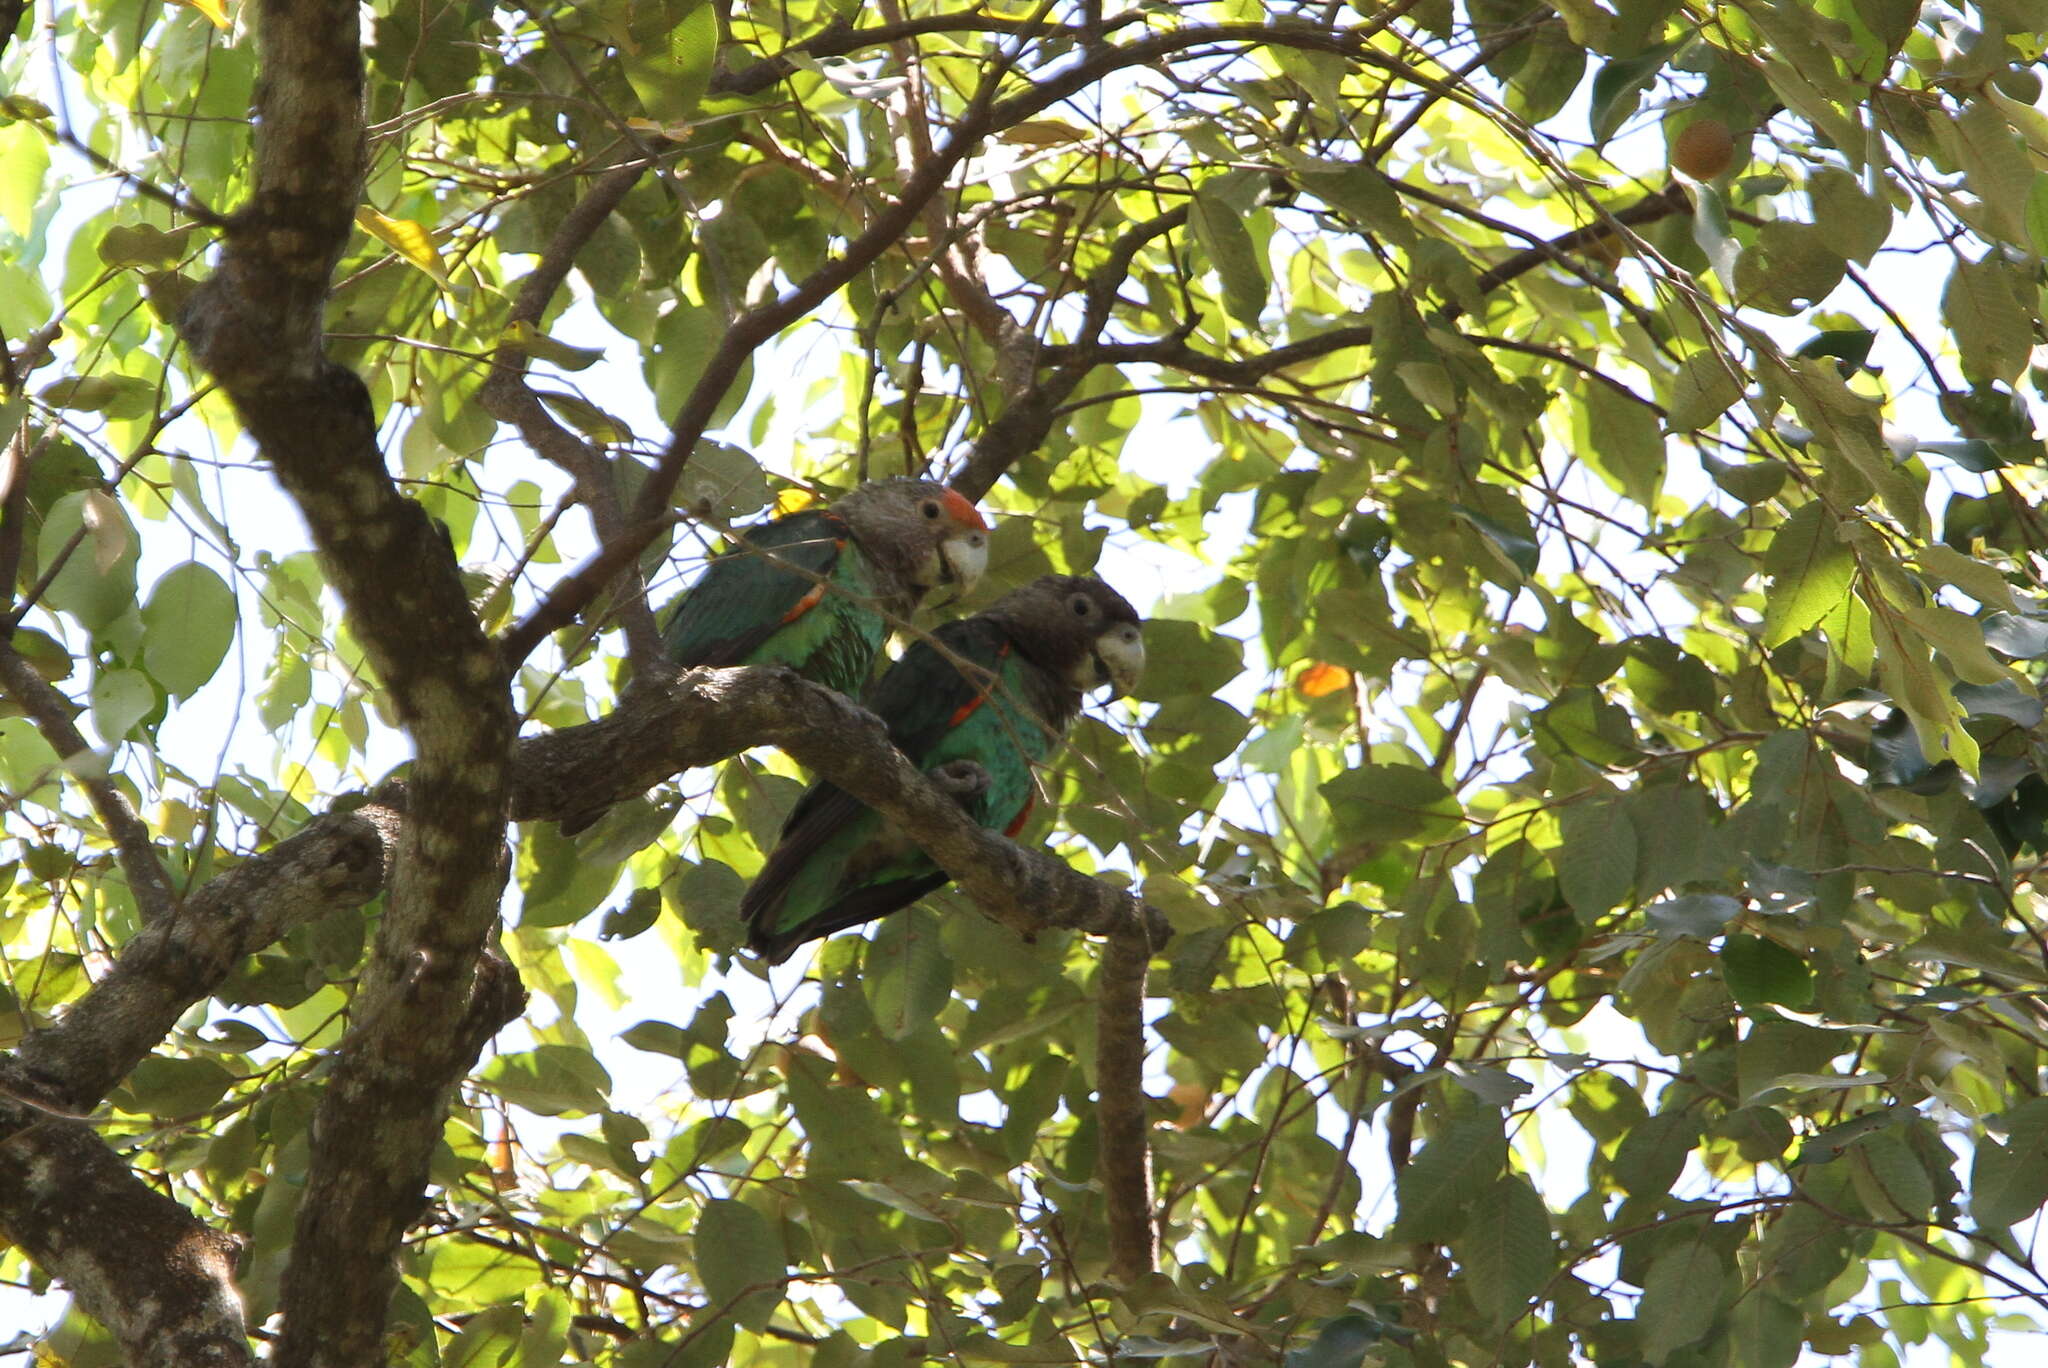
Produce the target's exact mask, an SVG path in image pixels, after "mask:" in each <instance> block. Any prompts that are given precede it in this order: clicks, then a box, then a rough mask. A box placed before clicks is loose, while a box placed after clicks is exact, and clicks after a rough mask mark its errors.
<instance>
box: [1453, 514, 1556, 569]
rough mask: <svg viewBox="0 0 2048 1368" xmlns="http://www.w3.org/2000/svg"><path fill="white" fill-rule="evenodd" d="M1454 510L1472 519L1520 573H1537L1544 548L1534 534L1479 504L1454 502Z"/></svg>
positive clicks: (1469, 519) (1489, 541)
mask: <svg viewBox="0 0 2048 1368" xmlns="http://www.w3.org/2000/svg"><path fill="white" fill-rule="evenodd" d="M1451 511H1452V512H1453V513H1455V514H1457V515H1458V516H1459V517H1460V518H1462V519H1464V520H1465V521H1466V522H1468V523H1470V524H1471V525H1472V527H1473V528H1474V529H1475V530H1476V531H1477V532H1478V533H1479V534H1480V535H1481V536H1482V537H1484V538H1485V539H1486V545H1487V546H1488V547H1489V548H1491V549H1492V550H1494V551H1496V552H1498V553H1499V555H1500V558H1501V559H1502V560H1503V561H1505V562H1506V563H1507V564H1508V565H1510V566H1513V567H1514V569H1515V570H1516V572H1517V573H1518V574H1519V575H1521V576H1522V577H1524V578H1526V577H1528V576H1530V575H1533V574H1535V573H1536V566H1537V563H1538V561H1539V560H1540V558H1541V556H1542V550H1541V548H1539V547H1538V546H1537V545H1536V542H1535V539H1534V538H1533V537H1531V536H1529V535H1528V534H1526V533H1523V532H1517V531H1515V530H1514V529H1513V528H1510V527H1507V526H1505V525H1504V524H1502V523H1500V522H1498V521H1496V520H1495V519H1493V518H1490V517H1488V516H1487V515H1486V514H1484V513H1481V512H1480V511H1479V510H1478V509H1476V508H1467V507H1466V506H1465V505H1464V504H1458V503H1454V504H1452V505H1451Z"/></svg>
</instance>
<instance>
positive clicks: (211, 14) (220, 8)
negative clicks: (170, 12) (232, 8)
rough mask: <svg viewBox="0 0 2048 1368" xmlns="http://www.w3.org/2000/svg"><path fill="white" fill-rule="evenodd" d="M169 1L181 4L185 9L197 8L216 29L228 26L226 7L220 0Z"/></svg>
mask: <svg viewBox="0 0 2048 1368" xmlns="http://www.w3.org/2000/svg"><path fill="white" fill-rule="evenodd" d="M171 2H172V3H173V4H177V5H183V6H185V7H186V8H187V9H195V10H198V11H199V12H200V13H201V14H203V15H205V16H206V21H207V22H208V23H210V24H212V25H213V26H214V27H215V28H217V29H225V28H227V27H228V7H227V6H226V5H224V4H222V3H221V0H171Z"/></svg>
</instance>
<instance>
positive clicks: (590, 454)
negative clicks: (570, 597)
mask: <svg viewBox="0 0 2048 1368" xmlns="http://www.w3.org/2000/svg"><path fill="white" fill-rule="evenodd" d="M646 170H647V163H645V162H633V163H630V164H628V165H625V166H618V167H613V168H612V169H611V170H609V171H606V172H604V173H603V174H602V175H600V176H599V177H598V178H597V180H596V181H595V182H594V183H593V184H592V185H591V187H590V190H589V192H588V193H587V194H585V195H584V196H583V198H582V199H581V200H580V201H578V202H577V204H576V206H575V207H574V208H573V209H571V210H570V211H569V212H568V214H567V215H566V216H564V218H563V219H562V221H561V223H560V224H558V225H557V226H556V228H555V232H554V236H553V237H551V238H549V239H548V244H547V246H546V248H544V249H543V250H542V252H541V257H540V263H539V265H537V266H535V267H534V268H533V270H532V271H531V272H529V273H528V274H527V276H526V278H525V279H524V280H522V281H521V282H520V283H519V295H518V297H517V298H516V299H515V300H514V301H513V303H512V312H511V314H510V315H509V316H508V317H507V318H506V320H505V321H506V323H507V324H508V325H509V324H514V323H525V324H529V325H531V326H533V327H535V328H538V327H539V326H540V320H541V317H542V315H544V314H545V313H546V312H547V307H548V303H549V301H551V300H552V299H553V298H554V296H555V291H557V290H559V289H560V288H561V286H562V282H563V280H565V279H567V277H568V274H569V270H570V267H571V266H573V265H574V264H575V260H576V254H577V253H578V252H580V251H582V250H583V247H584V244H586V243H587V242H589V241H590V237H591V234H593V233H595V232H596V231H597V230H598V228H599V227H601V226H602V225H603V224H604V222H605V220H606V219H608V218H610V217H611V216H612V213H613V211H614V210H616V209H617V208H618V207H619V204H620V202H621V201H622V200H624V199H625V198H626V195H627V192H629V191H630V190H632V188H633V187H634V186H635V185H636V184H638V183H639V180H640V177H641V176H642V175H643V174H645V172H646ZM528 360H529V358H528V356H527V354H526V352H525V350H524V349H522V348H520V347H519V346H517V345H516V344H514V343H512V342H505V343H501V344H500V345H499V347H498V350H497V352H496V353H495V354H494V355H493V356H492V358H491V374H490V377H489V378H488V379H486V380H485V381H484V384H483V388H482V389H480V390H479V391H478V392H477V399H478V401H479V402H480V403H482V404H483V406H484V409H485V410H486V411H487V412H488V413H489V414H490V415H491V416H492V417H493V418H496V419H497V420H498V421H499V422H501V423H506V424H509V425H510V426H511V427H513V428H515V429H517V430H518V432H519V435H520V437H521V438H522V439H524V441H525V442H526V445H527V446H528V447H530V448H531V449H532V450H533V452H534V454H535V455H537V456H539V457H540V458H541V459H542V460H544V461H547V462H548V463H549V464H551V465H554V466H555V467H557V468H558V469H560V470H563V471H565V472H567V474H568V475H569V477H570V479H572V480H573V481H575V490H576V499H577V501H578V502H580V503H581V504H582V505H583V506H584V507H585V508H587V509H589V510H590V522H591V526H592V528H593V530H595V531H596V533H597V539H598V543H599V544H600V545H610V544H612V543H615V542H621V541H624V540H626V538H625V537H624V536H623V534H624V532H625V531H626V526H625V516H626V515H625V510H624V509H623V508H622V507H621V505H620V503H619V490H618V482H617V479H616V477H615V472H614V471H613V468H612V463H611V462H610V461H609V460H608V459H606V457H605V455H604V453H603V452H601V451H599V450H598V449H597V448H596V447H594V446H592V445H591V444H590V443H589V442H586V441H584V440H583V439H582V438H581V437H579V436H577V435H576V434H575V433H573V432H571V431H570V430H569V429H568V428H566V427H564V426H562V424H560V423H559V422H557V421H555V418H554V415H552V414H550V413H549V412H548V410H547V406H546V405H545V404H543V403H541V401H540V396H539V395H537V394H535V393H534V391H533V387H532V386H531V385H530V384H528V383H527V379H526V368H527V363H528ZM606 564H607V566H608V567H609V571H610V572H609V573H608V574H607V576H606V581H605V583H606V585H607V586H609V585H611V584H614V583H618V582H620V581H622V580H623V581H624V583H625V590H626V592H625V593H624V594H622V595H621V596H620V599H619V602H618V616H619V625H620V626H621V627H622V628H623V629H624V630H625V634H626V652H627V656H628V658H629V659H631V660H632V662H633V664H634V666H635V668H644V667H645V666H646V665H647V664H648V663H649V662H650V661H653V660H657V659H659V658H660V656H661V637H660V634H659V632H657V631H656V629H655V623H654V613H653V610H652V609H650V608H649V607H648V604H647V589H646V586H645V585H644V584H642V583H641V582H640V576H639V575H638V574H637V573H633V572H634V570H635V567H637V565H638V564H639V557H638V556H637V555H629V556H625V557H623V558H615V560H614V561H608V562H606ZM537 640H538V639H537V638H536V642H537ZM531 650H532V645H528V646H527V647H526V648H525V650H522V651H520V652H519V654H518V656H516V657H514V659H524V658H525V656H526V654H527V652H528V651H531Z"/></svg>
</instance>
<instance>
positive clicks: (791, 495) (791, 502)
mask: <svg viewBox="0 0 2048 1368" xmlns="http://www.w3.org/2000/svg"><path fill="white" fill-rule="evenodd" d="M817 501H818V496H817V495H815V494H813V493H811V491H810V490H808V489H798V488H797V487H796V486H795V485H791V486H790V487H789V488H788V489H785V490H783V491H782V492H781V493H780V494H777V495H776V496H775V516H776V517H778V518H780V517H784V516H786V515H787V514H790V513H795V512H797V511H798V510H800V509H805V508H809V507H810V506H811V505H812V504H814V503H816V502H817Z"/></svg>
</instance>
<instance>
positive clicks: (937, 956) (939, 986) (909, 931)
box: [861, 907, 953, 1040]
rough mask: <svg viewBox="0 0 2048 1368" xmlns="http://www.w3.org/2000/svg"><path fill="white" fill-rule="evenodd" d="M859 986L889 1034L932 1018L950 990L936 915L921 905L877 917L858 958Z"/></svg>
mask: <svg viewBox="0 0 2048 1368" xmlns="http://www.w3.org/2000/svg"><path fill="white" fill-rule="evenodd" d="M861 988H862V990H863V991H864V992H865V993H866V994H867V997H868V1003H869V1005H870V1006H872V1007H873V1009H874V1013H875V1024H876V1025H877V1026H879V1027H880V1028H881V1030H882V1034H884V1035H886V1036H887V1037H888V1038H889V1039H891V1040H901V1039H903V1038H904V1037H905V1036H907V1035H910V1034H912V1033H913V1032H915V1031H918V1030H921V1029H923V1028H925V1027H927V1026H929V1025H931V1023H932V1022H934V1021H936V1020H937V1019H938V1015H939V1013H940V1011H941V1010H943V1009H944V1007H945V1005H946V1003H947V1002H948V1001H950V1000H951V999H952V996H953V962H952V961H951V960H949V959H947V958H946V952H945V950H944V948H943V947H942V946H941V945H940V942H939V920H938V918H937V917H934V916H933V915H932V914H931V913H930V912H928V911H926V910H925V909H924V908H922V907H911V908H906V909H904V910H903V911H901V912H898V913H895V914H893V915H891V916H888V917H885V918H883V919H882V923H881V925H880V926H878V927H876V928H875V938H874V941H873V943H872V944H870V945H869V946H868V952H867V957H866V959H865V960H864V961H863V962H862V966H861Z"/></svg>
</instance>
